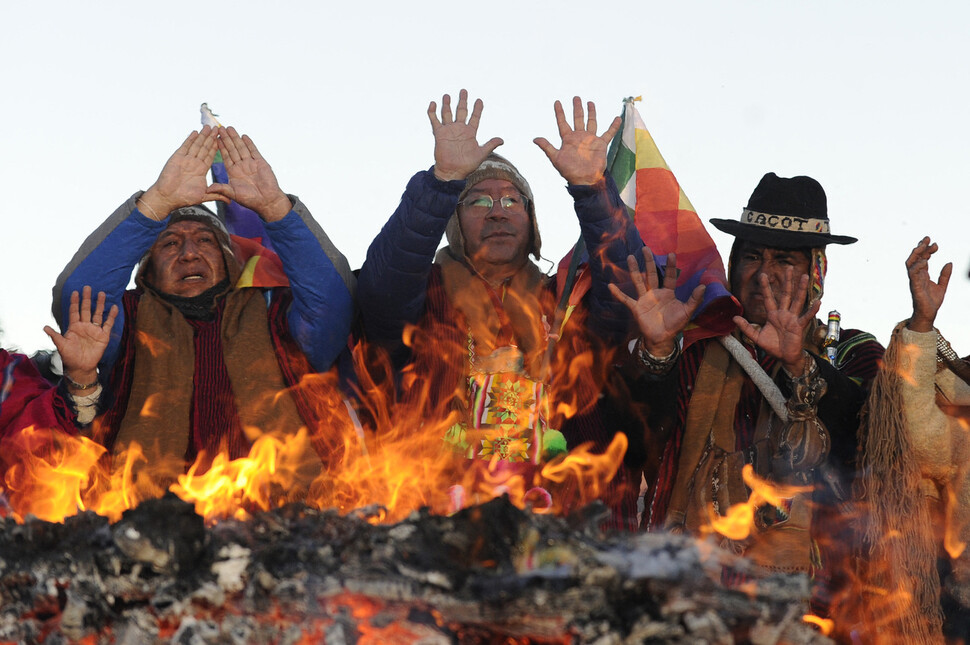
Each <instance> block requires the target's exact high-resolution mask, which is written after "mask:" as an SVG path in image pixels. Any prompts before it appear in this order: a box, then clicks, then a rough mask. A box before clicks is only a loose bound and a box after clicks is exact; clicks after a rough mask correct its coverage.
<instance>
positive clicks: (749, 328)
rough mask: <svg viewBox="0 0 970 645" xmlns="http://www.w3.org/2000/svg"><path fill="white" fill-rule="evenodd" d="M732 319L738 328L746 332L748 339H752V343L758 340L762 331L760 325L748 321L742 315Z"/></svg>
mask: <svg viewBox="0 0 970 645" xmlns="http://www.w3.org/2000/svg"><path fill="white" fill-rule="evenodd" d="M731 320H733V321H734V324H735V325H737V326H738V329H740V330H741V333H742V334H744V335H745V336H746V337H747V339H748V340H750V341H751V342H752V343H757V342H758V335H759V334H760V333H761V328H760V327H757V326H755V325H752V324H751V323H750V322H748V320H747V318H743V317H741V316H735V317H734V318H732V319H731Z"/></svg>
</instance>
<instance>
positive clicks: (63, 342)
mask: <svg viewBox="0 0 970 645" xmlns="http://www.w3.org/2000/svg"><path fill="white" fill-rule="evenodd" d="M104 301H105V295H104V292H103V291H101V292H99V293H98V300H97V304H96V305H95V308H94V311H93V312H92V311H91V287H87V286H86V287H84V289H83V293H82V295H81V296H80V297H79V296H78V292H77V291H75V292H74V293H72V294H71V306H70V309H69V311H68V327H67V331H66V332H64V335H63V336H62V335H61V334H59V333H57V332H56V331H55V330H54V329H52V328H51V327H49V326H47V327H44V332H45V333H46V334H47V335H48V336H50V338H51V340H52V341H53V342H54V347H56V348H57V351H58V352H59V353H60V355H61V362H62V363H63V365H64V375H65V376H67V377H68V379H69V382H71V381H73V382H74V383H79V384H82V385H88V384H91V383H95V382H96V381H97V380H98V362H99V361H100V360H101V357H102V356H103V355H104V350H105V348H107V347H108V340H109V339H110V338H111V328H112V327H113V326H114V323H115V318H116V317H117V316H118V305H112V306H111V309H110V310H109V311H108V316H107V318H105V317H104ZM72 389H75V390H76V389H77V388H73V386H72ZM88 394H90V392H88Z"/></svg>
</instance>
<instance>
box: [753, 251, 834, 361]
mask: <svg viewBox="0 0 970 645" xmlns="http://www.w3.org/2000/svg"><path fill="white" fill-rule="evenodd" d="M758 279H759V281H760V282H761V292H762V293H763V294H764V299H765V324H764V325H760V326H758V325H752V324H751V323H750V322H748V321H747V320H746V319H745V318H743V317H742V316H735V317H734V323H735V324H736V325H737V326H738V328H739V329H740V330H741V332H742V333H743V334H744V335H745V336H747V337H748V338H750V339H751V342H753V343H754V344H755V345H757V346H758V347H760V348H762V349H763V350H765V351H766V352H768V354H770V355H771V356H774V357H775V358H777V359H778V360H780V361H781V363H782V365H783V366H784V367H785V369H786V370H788V373H789V374H792V375H794V376H798V375H801V374H802V372H803V371H804V369H805V360H806V356H805V351H804V349H803V348H802V345H803V343H804V341H805V333H806V331H807V330H808V327H809V325H811V324H812V322H813V321H814V319H815V314H816V313H818V308H819V307H820V306H821V304H822V303H821V302H820V301H817V300H816V301H815V303H814V304H813V305H812V306H811V307H809V308H808V309H807V310H806V309H805V300H806V297H807V295H808V274H803V275H802V276H801V277H800V278H799V280H798V284H797V285H795V284H794V283H795V278H794V269H793V268H792V267H788V269H787V270H786V271H785V277H784V279H783V281H782V285H781V293H780V296H779V297H778V298H776V297H775V293H774V291H773V290H772V288H771V283H770V281H769V280H768V274H767V273H762V274H761V275H760V276H758Z"/></svg>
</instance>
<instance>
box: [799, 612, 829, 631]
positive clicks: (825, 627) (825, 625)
mask: <svg viewBox="0 0 970 645" xmlns="http://www.w3.org/2000/svg"><path fill="white" fill-rule="evenodd" d="M802 620H804V621H805V622H806V623H809V624H810V625H815V626H816V627H818V628H819V631H821V632H822V634H823V635H824V636H828V635H829V634H831V633H832V630H833V629H834V628H835V623H834V622H833V621H831V620H829V619H828V618H819V617H818V616H814V615H812V614H806V615H804V616H802Z"/></svg>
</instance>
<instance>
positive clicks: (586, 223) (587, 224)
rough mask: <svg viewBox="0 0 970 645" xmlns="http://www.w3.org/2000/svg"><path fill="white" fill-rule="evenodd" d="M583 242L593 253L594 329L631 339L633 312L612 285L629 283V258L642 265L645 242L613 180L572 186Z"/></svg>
mask: <svg viewBox="0 0 970 645" xmlns="http://www.w3.org/2000/svg"><path fill="white" fill-rule="evenodd" d="M568 190H569V194H570V195H572V196H573V199H574V201H575V207H576V216H577V217H578V218H579V227H580V230H581V232H582V236H583V241H584V242H585V243H586V249H587V251H588V253H589V268H590V274H591V278H592V284H591V287H590V292H589V295H588V296H587V303H588V307H589V318H588V325H589V326H590V330H591V331H592V332H593V333H595V334H597V335H600V336H601V337H605V338H607V339H608V340H609V342H611V343H614V344H618V343H622V342H623V341H624V340H626V339H627V337H628V334H629V331H630V329H631V325H632V323H633V319H632V316H631V314H630V310H629V309H627V307H626V305H624V304H623V303H621V302H620V301H618V300H617V299H616V298H614V297H613V295H612V294H611V293H610V291H609V288H608V285H609V284H610V283H614V284H617V285H619V286H620V287H621V288H623V286H624V285H626V284H627V283H629V281H630V278H629V271H628V270H627V264H626V259H627V256H629V255H633V256H634V257H637V258H638V260H639V261H641V263H642V257H641V249H642V248H643V240H641V239H640V232H639V231H638V230H637V227H636V225H635V224H634V222H633V219H632V218H631V217H630V216H629V215H628V214H627V210H626V206H624V205H623V202H622V201H621V200H620V193H619V191H618V190H617V188H616V184H615V183H614V182H613V178H612V177H610V176H609V175H606V177H605V178H604V180H603V181H601V182H599V183H597V184H594V185H592V186H569V187H568Z"/></svg>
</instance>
